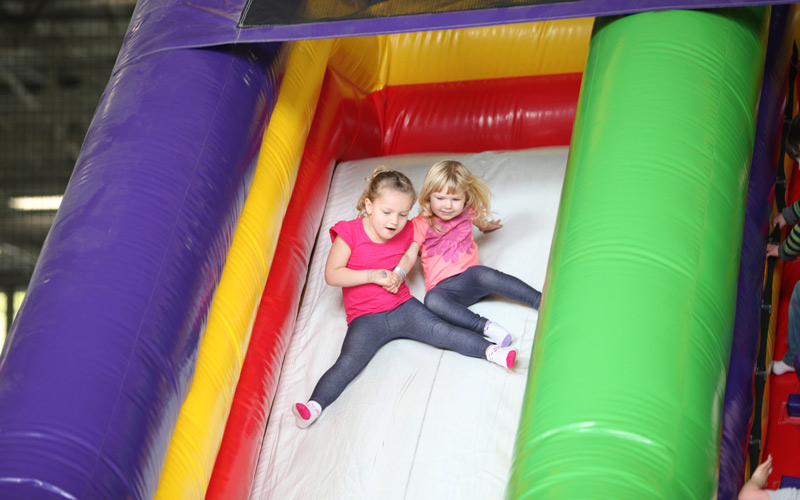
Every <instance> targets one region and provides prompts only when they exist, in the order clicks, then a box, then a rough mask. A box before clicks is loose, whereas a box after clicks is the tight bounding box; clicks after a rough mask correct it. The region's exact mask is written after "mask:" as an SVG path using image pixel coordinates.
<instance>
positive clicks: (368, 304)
mask: <svg viewBox="0 0 800 500" xmlns="http://www.w3.org/2000/svg"><path fill="white" fill-rule="evenodd" d="M330 233H331V241H333V240H335V239H336V237H337V236H339V237H341V238H342V239H343V240H344V242H345V243H347V246H348V247H350V258H349V259H348V260H347V268H348V269H355V270H356V271H363V270H364V269H394V268H395V266H397V264H398V263H399V262H400V259H401V258H402V257H403V254H404V253H405V252H406V250H408V247H409V246H411V238H412V236H413V230H412V229H411V224H406V227H404V228H403V230H402V231H400V232H399V233H397V235H395V237H394V238H392V239H390V240H389V241H387V242H385V243H375V242H374V241H372V240H371V239H369V236H367V233H366V231H364V222H363V219H360V218H359V219H353V220H348V221H339V222H337V223H336V224H335V225H334V226H333V227H332V228H331V229H330ZM342 298H343V301H344V311H345V312H346V313H347V324H348V325H349V324H350V322H351V321H353V320H354V319H356V318H357V317H359V316H363V315H365V314H375V313H380V312H385V311H391V310H392V309H394V308H396V307H397V306H399V305H400V304H402V303H403V302H405V301H407V300H408V299H410V298H411V292H410V291H409V290H408V286H407V285H406V284H405V283H403V284H401V285H400V288H399V289H398V290H397V293H390V292H387V291H386V290H384V289H383V287H382V286H380V285H376V284H374V283H365V284H363V285H357V286H346V287H342Z"/></svg>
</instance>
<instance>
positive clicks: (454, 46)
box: [330, 18, 594, 93]
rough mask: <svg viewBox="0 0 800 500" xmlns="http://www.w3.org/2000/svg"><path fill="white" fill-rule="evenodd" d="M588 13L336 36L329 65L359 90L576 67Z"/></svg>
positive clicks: (583, 51)
mask: <svg viewBox="0 0 800 500" xmlns="http://www.w3.org/2000/svg"><path fill="white" fill-rule="evenodd" d="M593 25H594V18H582V19H564V20H558V21H543V22H536V23H522V24H508V25H502V26H487V27H480V28H462V29H452V30H440V31H423V32H417V33H404V34H398V35H381V36H372V37H355V38H342V39H338V40H337V43H336V47H335V49H334V51H333V54H332V56H331V62H330V66H331V69H333V70H335V71H336V72H337V73H338V74H340V75H341V76H342V77H344V78H345V79H346V80H348V81H350V82H352V83H353V84H354V85H355V86H356V87H358V88H359V89H360V90H361V91H363V92H367V93H368V92H372V91H375V90H380V89H382V88H384V87H385V86H387V85H407V84H417V83H437V82H454V81H465V80H477V79H491V78H507V77H515V76H532V75H551V74H560V73H581V72H583V67H584V66H585V65H586V57H587V54H588V52H589V39H590V38H591V34H592V26H593Z"/></svg>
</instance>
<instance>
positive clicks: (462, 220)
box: [395, 160, 542, 347]
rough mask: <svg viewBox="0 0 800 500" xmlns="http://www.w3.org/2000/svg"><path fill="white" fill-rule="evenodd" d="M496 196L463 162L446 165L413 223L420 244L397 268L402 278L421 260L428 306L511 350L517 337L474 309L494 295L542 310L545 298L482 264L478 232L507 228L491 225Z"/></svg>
mask: <svg viewBox="0 0 800 500" xmlns="http://www.w3.org/2000/svg"><path fill="white" fill-rule="evenodd" d="M490 198H491V191H489V188H488V187H487V186H486V184H484V183H483V182H482V181H481V179H479V178H478V177H476V176H475V175H473V174H472V172H470V171H469V169H467V167H465V166H464V164H462V163H461V162H458V161H454V160H444V161H440V162H438V163H436V164H435V165H433V166H432V167H431V168H430V170H429V171H428V174H427V175H426V176H425V182H424V184H423V186H422V192H421V193H420V196H419V204H420V207H421V209H422V210H421V212H420V215H418V216H417V217H415V218H414V219H412V221H411V222H412V224H413V227H414V242H413V243H412V244H411V247H409V249H408V251H407V252H406V254H405V255H404V256H403V258H402V259H401V261H400V264H399V265H398V266H397V267H396V268H395V272H396V273H397V274H398V275H400V277H401V278H405V275H406V273H407V272H408V271H409V270H410V269H411V267H413V265H414V262H415V261H416V258H417V255H418V254H419V255H420V256H421V257H420V259H421V261H422V269H423V271H424V273H425V289H426V292H427V293H426V295H425V305H426V306H427V307H428V309H430V310H431V311H433V312H434V313H436V314H437V315H438V316H439V317H441V318H442V319H444V320H446V321H448V322H449V323H452V324H454V325H458V326H461V327H463V328H466V329H468V330H472V331H474V332H478V333H481V334H483V335H485V336H486V337H488V338H489V340H490V341H491V342H493V343H495V344H497V345H500V346H503V347H506V346H508V345H509V344H510V343H511V334H510V333H509V332H508V331H506V330H505V329H504V328H503V327H501V326H500V325H498V324H496V323H493V322H491V321H489V320H488V319H486V318H484V317H482V316H479V315H478V314H475V313H474V312H472V311H470V310H469V308H468V307H469V306H471V305H472V304H474V303H476V302H478V301H479V300H481V299H482V298H484V297H486V296H487V295H489V294H491V293H495V294H498V295H502V296H504V297H508V298H510V299H513V300H516V301H519V302H522V303H524V304H528V305H529V306H531V307H533V308H534V309H539V305H540V304H541V300H542V294H541V292H539V291H538V290H536V289H535V288H532V287H531V286H529V285H527V284H525V283H524V282H523V281H521V280H520V279H518V278H515V277H514V276H510V275H508V274H505V273H502V272H500V271H498V270H496V269H492V268H490V267H486V266H482V265H480V264H479V263H478V246H477V245H476V244H475V240H474V239H473V237H472V226H473V225H475V226H476V227H477V228H478V229H479V230H481V231H483V232H489V231H494V230H496V229H500V228H501V227H503V225H502V224H500V221H499V220H490V219H489V213H490V212H489V199H490Z"/></svg>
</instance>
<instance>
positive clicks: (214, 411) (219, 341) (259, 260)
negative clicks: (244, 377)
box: [156, 40, 333, 500]
mask: <svg viewBox="0 0 800 500" xmlns="http://www.w3.org/2000/svg"><path fill="white" fill-rule="evenodd" d="M332 45H333V42H332V41H331V40H316V41H302V42H297V43H295V44H294V45H292V46H291V47H290V49H289V55H288V60H287V66H286V74H285V76H284V78H283V82H282V84H281V90H280V93H279V95H278V101H277V103H276V106H275V109H274V111H273V113H272V117H271V119H270V123H269V126H268V128H267V130H266V131H265V133H264V139H263V142H262V147H261V152H260V154H259V158H258V164H257V167H256V172H255V176H254V178H253V183H252V186H251V187H250V192H249V193H248V196H247V201H246V202H245V205H244V209H243V211H242V215H241V217H240V219H239V223H238V225H237V227H236V232H235V234H234V237H233V242H232V244H231V249H230V253H229V254H228V259H227V262H226V264H225V269H224V270H223V273H222V277H221V279H220V284H219V287H218V288H217V292H216V294H215V296H214V301H213V305H212V308H211V312H210V315H209V320H208V326H207V328H206V333H205V337H204V338H203V342H202V344H201V346H200V353H199V356H198V360H197V367H196V369H195V375H194V381H193V382H192V386H191V388H190V390H189V394H188V396H187V398H186V401H185V402H184V404H183V407H182V408H181V412H180V415H179V416H178V424H177V426H176V428H175V433H174V434H173V436H172V442H171V443H170V447H169V450H168V451H167V457H166V460H165V463H164V468H163V471H162V474H161V481H160V483H159V486H158V491H157V492H156V498H160V499H163V500H176V499H201V498H203V497H204V496H205V492H206V488H207V487H208V482H209V479H210V477H211V472H212V470H213V467H214V460H215V459H216V455H217V450H218V449H219V445H220V442H221V441H222V435H223V432H224V430H225V423H226V421H227V418H228V414H229V412H230V407H231V402H232V401H233V395H234V392H235V390H236V383H237V382H238V380H239V375H240V373H241V368H242V363H243V361H244V356H245V353H246V350H247V345H248V343H249V341H250V332H251V328H252V322H253V318H254V317H255V311H256V308H257V306H258V303H259V301H260V300H261V294H262V292H263V290H264V284H265V283H266V280H267V272H268V269H269V266H270V263H271V261H272V256H273V254H274V252H275V245H276V243H277V241H278V235H279V234H280V229H281V223H282V220H283V215H284V213H285V212H286V206H287V205H288V203H289V197H290V196H291V193H292V189H293V187H294V182H295V179H296V177H297V169H298V166H299V164H300V159H301V157H302V154H303V148H304V146H305V140H306V137H307V136H308V131H309V128H310V126H311V122H312V120H313V117H314V111H315V110H316V106H317V101H318V98H319V92H320V88H321V86H322V80H323V77H324V75H325V67H326V61H327V60H328V57H329V53H330V49H331V47H332Z"/></svg>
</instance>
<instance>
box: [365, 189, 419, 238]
mask: <svg viewBox="0 0 800 500" xmlns="http://www.w3.org/2000/svg"><path fill="white" fill-rule="evenodd" d="M412 206H414V198H413V197H411V196H409V195H408V194H406V193H401V192H400V191H395V190H394V189H383V190H381V193H380V194H379V195H378V196H377V197H375V199H374V200H370V199H369V198H367V199H366V200H364V209H365V210H366V212H367V216H366V217H364V230H365V231H366V232H367V236H369V238H370V239H371V240H372V241H374V242H375V243H385V242H387V241H389V240H390V239H392V238H393V237H394V236H395V235H397V234H398V233H399V232H400V231H402V230H403V228H404V227H406V223H407V222H408V213H409V212H410V211H411V207H412Z"/></svg>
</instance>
